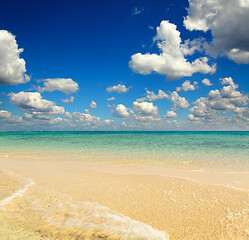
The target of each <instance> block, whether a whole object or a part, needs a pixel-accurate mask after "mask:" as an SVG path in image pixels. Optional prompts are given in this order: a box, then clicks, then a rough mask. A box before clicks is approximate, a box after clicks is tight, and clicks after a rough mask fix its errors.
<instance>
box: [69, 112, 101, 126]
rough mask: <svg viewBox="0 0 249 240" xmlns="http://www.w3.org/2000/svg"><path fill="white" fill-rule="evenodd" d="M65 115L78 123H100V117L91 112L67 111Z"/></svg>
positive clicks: (87, 124) (88, 124)
mask: <svg viewBox="0 0 249 240" xmlns="http://www.w3.org/2000/svg"><path fill="white" fill-rule="evenodd" d="M65 116H66V118H68V119H70V120H71V121H72V122H74V123H76V124H77V125H83V126H90V125H97V124H99V123H100V118H99V117H96V116H93V115H91V114H90V113H89V112H85V113H81V112H74V113H69V112H66V113H65Z"/></svg>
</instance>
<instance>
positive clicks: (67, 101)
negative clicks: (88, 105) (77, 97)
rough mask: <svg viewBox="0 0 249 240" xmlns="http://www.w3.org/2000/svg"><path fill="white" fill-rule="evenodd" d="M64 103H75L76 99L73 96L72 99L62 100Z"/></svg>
mask: <svg viewBox="0 0 249 240" xmlns="http://www.w3.org/2000/svg"><path fill="white" fill-rule="evenodd" d="M61 101H62V102H63V103H73V102H74V97H73V96H71V97H70V98H68V99H67V98H66V99H61Z"/></svg>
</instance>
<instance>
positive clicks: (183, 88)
mask: <svg viewBox="0 0 249 240" xmlns="http://www.w3.org/2000/svg"><path fill="white" fill-rule="evenodd" d="M195 89H196V84H191V83H190V81H189V80H186V81H185V82H184V83H183V84H182V86H181V87H177V88H176V91H177V92H181V91H183V92H187V91H194V90H195Z"/></svg>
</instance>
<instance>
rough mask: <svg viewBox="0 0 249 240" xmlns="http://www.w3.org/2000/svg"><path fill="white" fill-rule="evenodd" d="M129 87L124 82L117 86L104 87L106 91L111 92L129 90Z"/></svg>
mask: <svg viewBox="0 0 249 240" xmlns="http://www.w3.org/2000/svg"><path fill="white" fill-rule="evenodd" d="M130 88H131V87H126V86H125V85H124V84H122V85H121V84H118V85H117V86H115V85H114V86H112V87H108V88H106V91H107V92H109V93H111V92H117V93H126V92H128V91H129V89H130Z"/></svg>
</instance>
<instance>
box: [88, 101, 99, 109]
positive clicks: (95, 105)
mask: <svg viewBox="0 0 249 240" xmlns="http://www.w3.org/2000/svg"><path fill="white" fill-rule="evenodd" d="M89 108H97V103H96V102H94V101H92V102H91V104H90V105H89Z"/></svg>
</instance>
